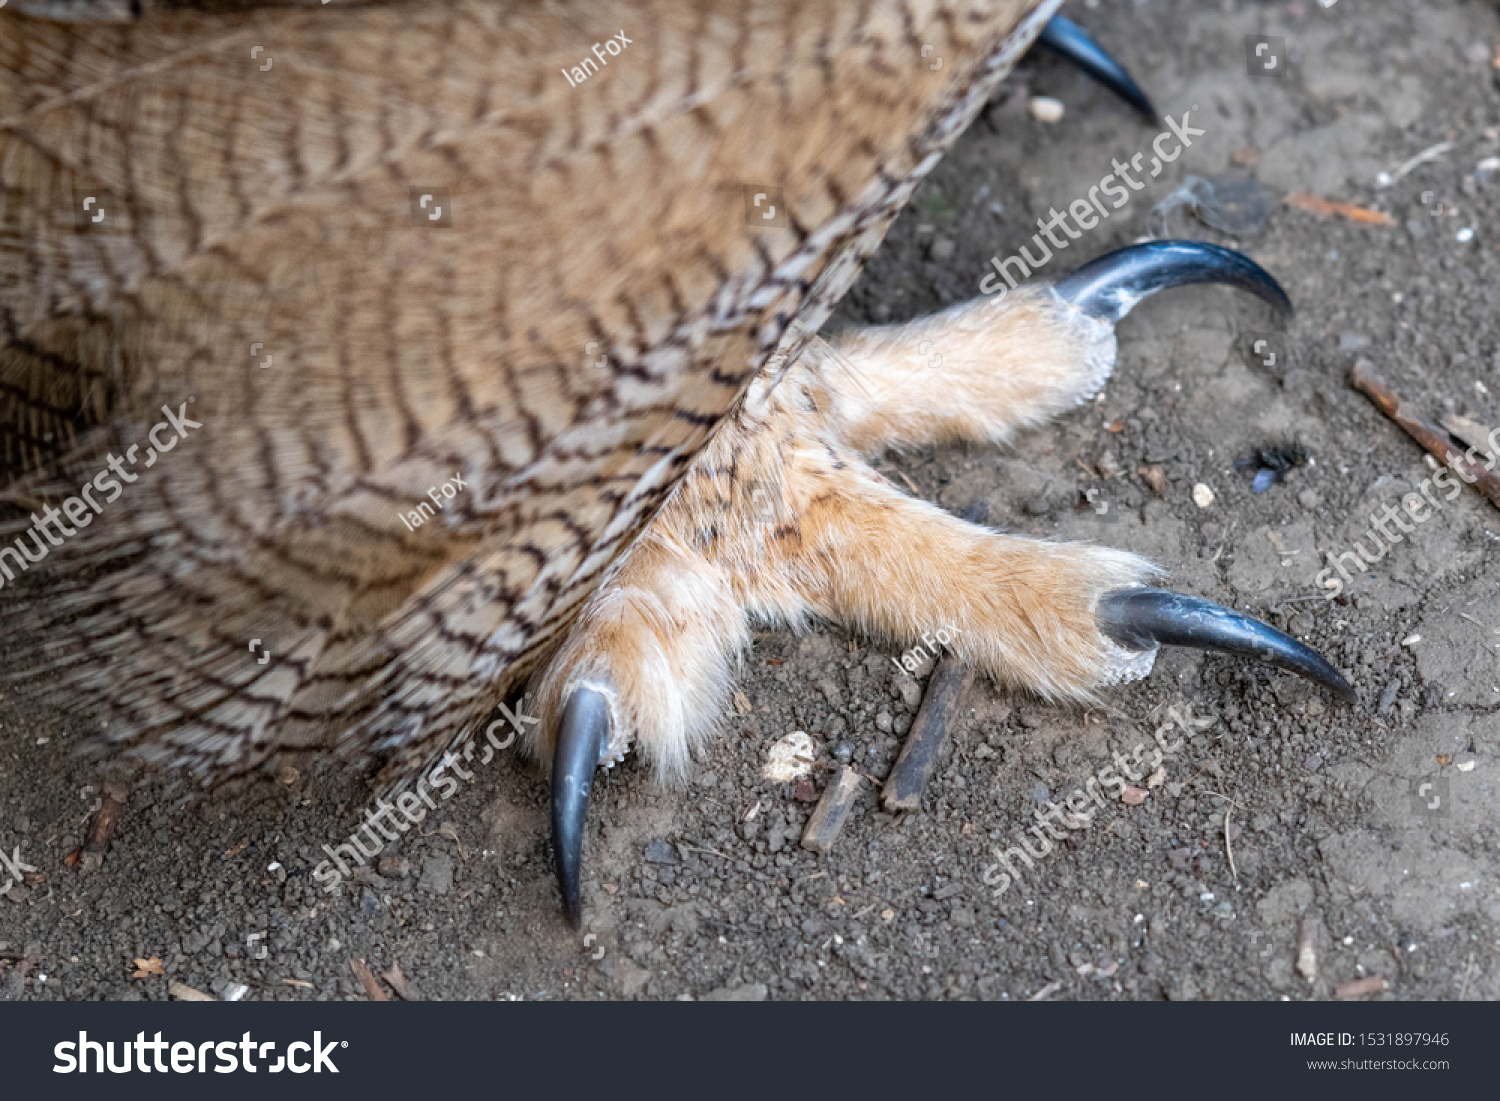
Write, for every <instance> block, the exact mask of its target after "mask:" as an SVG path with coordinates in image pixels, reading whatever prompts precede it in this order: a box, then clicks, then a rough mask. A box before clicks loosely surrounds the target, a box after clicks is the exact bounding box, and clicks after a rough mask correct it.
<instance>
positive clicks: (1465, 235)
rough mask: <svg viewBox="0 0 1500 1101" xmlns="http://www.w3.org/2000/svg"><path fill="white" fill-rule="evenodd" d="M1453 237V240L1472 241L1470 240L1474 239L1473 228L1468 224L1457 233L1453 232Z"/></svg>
mask: <svg viewBox="0 0 1500 1101" xmlns="http://www.w3.org/2000/svg"><path fill="white" fill-rule="evenodd" d="M1453 239H1454V240H1455V241H1464V242H1469V241H1472V240H1474V230H1473V229H1472V228H1471V227H1469V226H1464V228H1463V229H1461V230H1459V231H1458V232H1457V233H1455V234H1454V235H1453Z"/></svg>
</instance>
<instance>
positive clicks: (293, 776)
mask: <svg viewBox="0 0 1500 1101" xmlns="http://www.w3.org/2000/svg"><path fill="white" fill-rule="evenodd" d="M276 779H278V780H279V781H281V782H282V783H283V784H286V785H287V786H288V787H290V786H291V785H293V784H295V783H296V782H297V781H298V780H300V779H302V773H300V772H298V771H297V770H296V769H295V768H293V767H292V766H291V765H287V766H285V767H284V768H282V770H281V771H280V772H278V773H277V774H276Z"/></svg>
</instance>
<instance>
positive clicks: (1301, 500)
mask: <svg viewBox="0 0 1500 1101" xmlns="http://www.w3.org/2000/svg"><path fill="white" fill-rule="evenodd" d="M1297 503H1298V504H1299V505H1301V506H1302V507H1303V508H1305V509H1315V508H1317V507H1318V506H1319V505H1320V504H1322V503H1323V498H1321V497H1319V496H1318V491H1317V490H1315V489H1304V490H1303V491H1302V492H1301V493H1299V494H1297Z"/></svg>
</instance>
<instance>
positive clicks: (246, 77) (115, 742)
mask: <svg viewBox="0 0 1500 1101" xmlns="http://www.w3.org/2000/svg"><path fill="white" fill-rule="evenodd" d="M1034 6H1035V4H1034V3H1024V2H1021V0H1011V2H1000V3H960V4H945V5H940V6H932V7H928V6H923V5H912V4H877V5H871V6H868V7H866V8H863V9H858V10H856V9H854V8H852V7H849V6H847V5H840V4H835V3H815V4H810V5H793V6H781V5H750V6H743V5H736V4H724V5H722V6H720V7H719V8H718V9H717V10H716V9H714V8H713V7H709V8H702V7H695V8H692V9H689V8H686V7H683V8H681V9H678V8H674V7H672V6H670V5H667V6H662V5H652V4H645V3H636V4H633V3H609V4H602V3H587V2H585V3H576V4H570V5H551V6H548V7H547V8H545V9H542V8H535V9H533V8H529V7H527V8H515V7H513V6H510V5H504V4H498V3H489V2H478V0H474V2H461V0H448V2H442V3H395V4H374V5H358V4H351V5H340V6H338V7H332V6H330V7H327V8H324V7H321V6H314V10H307V6H291V7H287V6H268V5H251V4H228V5H223V4H211V3H203V4H190V5H189V4H170V5H168V4H162V5H149V4H148V5H145V9H146V11H145V13H144V14H143V15H140V17H139V18H131V12H130V10H128V9H130V8H131V7H132V5H123V4H111V3H108V2H104V0H99V2H95V3H81V2H73V3H63V4H59V3H53V2H47V0H42V2H34V3H22V4H20V5H15V4H13V5H12V6H11V9H10V10H6V11H0V21H3V22H0V26H3V33H0V142H3V154H0V165H3V169H0V171H3V184H4V196H5V206H4V212H3V221H0V234H3V237H0V279H3V282H4V287H5V290H4V299H3V312H0V325H3V331H0V340H3V350H0V380H3V383H4V391H3V392H4V395H5V396H4V399H3V402H4V404H3V406H0V441H3V444H0V448H3V453H4V455H5V457H6V458H5V461H6V462H7V463H8V464H9V465H10V467H11V468H12V469H13V470H16V469H20V470H22V471H24V476H23V477H22V478H21V479H20V480H19V481H18V482H17V483H16V484H15V485H13V486H12V488H11V491H10V494H9V496H10V498H11V499H12V500H14V501H26V500H30V499H32V498H34V497H36V496H37V495H41V494H45V493H46V492H48V490H49V488H50V487H54V486H55V485H57V484H58V483H59V482H61V484H67V481H68V472H71V471H83V470H90V471H91V470H92V469H94V464H96V462H97V460H98V457H100V456H102V455H104V454H105V453H107V452H109V450H110V448H111V447H115V448H118V447H119V446H120V445H121V444H122V442H126V443H128V442H132V441H133V440H134V438H135V436H136V434H137V431H138V429H139V427H140V425H141V423H142V421H141V418H142V417H144V416H146V415H148V411H150V410H153V409H155V408H157V407H158V406H160V405H161V404H162V402H164V401H165V402H169V403H172V404H173V405H174V407H175V404H176V403H177V402H180V401H183V400H186V399H187V398H189V397H192V398H194V399H195V403H194V406H193V408H194V409H195V410H196V412H195V414H194V415H195V416H196V417H197V418H198V419H199V420H201V421H203V422H204V423H205V424H206V425H207V426H208V427H207V428H206V429H204V430H203V431H202V432H201V433H199V434H198V436H197V437H196V438H195V439H192V440H188V441H184V442H183V444H182V446H181V447H180V448H179V453H178V454H176V455H174V456H171V457H170V458H171V461H170V462H168V461H165V459H164V461H162V462H161V463H159V464H158V465H156V466H155V467H154V468H153V469H152V470H150V471H147V472H143V474H142V475H141V480H140V482H139V483H137V484H133V485H131V486H130V487H129V492H128V493H126V494H124V495H123V497H122V498H121V499H120V500H119V501H118V502H117V503H116V504H115V505H113V506H111V514H110V515H109V516H108V517H107V518H106V519H107V521H108V522H107V523H106V522H101V523H100V524H98V525H96V526H93V527H90V528H89V529H87V530H84V531H80V532H79V534H78V536H77V537H76V538H74V539H72V540H69V542H68V543H67V545H66V546H64V547H62V548H59V549H58V553H57V559H56V560H55V561H49V562H48V563H47V567H46V569H45V571H35V572H34V573H33V574H32V575H31V576H29V577H27V578H26V579H25V580H26V581H28V582H31V583H33V585H34V586H35V587H32V586H30V585H29V586H27V591H28V592H29V593H33V594H35V598H34V599H33V600H32V601H31V602H30V610H31V611H32V612H33V613H34V614H35V615H36V616H37V617H38V618H39V621H40V622H39V623H38V624H37V625H36V626H34V627H33V630H34V631H36V637H38V638H47V639H48V640H49V643H48V646H49V649H48V655H47V656H48V657H49V659H51V665H52V667H53V668H57V669H60V670H66V680H65V681H63V682H53V683H55V684H59V685H60V684H62V683H66V685H67V688H66V689H62V690H61V691H64V692H65V694H66V698H67V702H68V704H69V706H70V707H78V708H83V709H87V710H91V711H95V712H97V713H98V714H99V715H100V716H101V717H102V718H104V719H106V720H107V721H108V725H107V727H106V728H105V733H104V734H103V737H104V738H105V739H106V740H107V741H108V743H109V744H110V746H112V747H114V748H117V749H121V750H125V751H127V752H128V753H131V754H134V755H136V756H139V757H141V758H144V759H149V760H158V761H163V762H167V763H172V764H177V765H181V766H183V767H184V768H186V769H188V770H190V771H191V772H192V773H193V774H194V775H196V776H198V777H199V778H200V779H202V780H204V781H217V780H222V779H224V778H227V777H230V776H233V775H238V774H241V773H244V772H246V771H247V770H253V769H256V768H259V767H261V766H265V765H270V764H274V763H275V762H277V761H279V760H281V759H284V758H288V757H291V758H296V757H300V756H304V755H306V754H309V753H321V752H325V751H330V750H336V751H339V752H343V753H346V754H348V755H350V756H356V757H362V756H366V755H368V754H370V753H372V752H376V751H378V752H379V753H381V754H382V755H383V756H385V757H386V758H387V759H388V762H389V768H390V775H392V776H394V775H398V774H402V773H405V772H408V771H410V770H413V769H420V768H422V767H424V766H425V765H427V764H429V763H430V762H431V761H432V760H433V758H434V756H435V755H436V754H437V753H438V752H439V751H440V750H442V749H444V748H446V747H447V746H449V745H451V744H452V743H453V742H454V741H455V740H456V739H458V738H460V737H461V736H462V735H463V734H464V733H465V732H466V731H467V729H468V728H469V727H471V726H472V725H473V724H474V723H475V722H476V721H477V720H478V719H480V718H481V717H482V716H483V715H484V713H486V712H487V711H489V710H490V709H491V708H493V706H494V705H495V703H496V702H497V701H498V700H499V699H501V698H503V697H504V696H505V695H506V694H507V693H508V692H511V691H513V690H514V689H515V688H516V687H517V686H518V685H519V684H520V681H521V678H522V677H524V676H525V675H526V674H527V673H528V672H529V671H530V670H531V668H533V667H534V666H535V664H536V662H537V661H538V659H539V658H540V656H541V655H542V654H543V653H544V652H545V651H546V649H547V648H548V646H549V645H554V644H555V643H556V642H557V641H558V640H559V639H560V638H561V636H562V634H563V632H564V631H565V630H566V628H567V625H568V623H569V622H570V620H571V619H572V618H573V616H574V615H575V614H576V613H577V611H578V609H579V607H580V606H581V604H582V602H583V601H584V600H585V599H586V598H587V596H588V595H589V594H590V592H592V591H593V589H594V588H595V587H596V586H597V585H598V583H599V580H600V578H601V577H602V576H603V575H604V571H605V570H606V569H607V568H608V567H609V565H610V564H611V563H612V562H613V561H614V560H615V559H616V558H617V557H618V555H619V554H620V552H621V551H622V550H623V549H624V548H625V547H626V546H627V545H629V543H630V541H631V540H632V539H633V538H634V537H635V536H636V535H637V534H638V533H639V532H640V530H641V528H642V526H643V525H644V524H645V523H646V521H647V520H649V518H650V517H651V515H652V514H653V513H654V512H655V511H656V509H657V508H659V506H660V504H661V502H662V501H663V500H664V499H665V497H666V496H667V494H668V493H669V492H670V490H671V488H672V486H673V485H674V484H675V483H676V481H677V480H678V479H679V478H680V477H681V475H682V473H683V471H684V470H685V469H686V468H687V465H688V463H689V462H690V461H691V459H692V457H693V455H694V454H695V452H696V451H697V449H698V448H699V447H701V446H702V444H703V443H704V442H705V440H707V439H708V438H709V435H710V433H711V430H712V428H713V426H714V424H715V423H716V422H717V421H718V419H719V418H720V417H721V416H722V415H723V413H724V412H725V410H727V409H728V408H729V407H730V406H731V404H732V403H733V402H734V401H735V399H736V397H737V395H738V394H739V393H740V391H741V390H742V389H743V388H744V387H745V385H747V384H748V382H749V380H750V379H751V378H752V377H753V376H754V374H755V372H756V370H757V369H758V367H759V366H760V365H761V364H762V363H764V362H765V360H766V359H767V358H768V357H769V356H770V354H771V353H772V351H773V350H775V349H776V347H777V344H778V342H779V341H780V340H781V338H782V334H783V333H784V332H785V331H786V329H787V327H788V326H789V325H790V323H791V322H792V320H793V319H794V318H795V319H798V320H799V321H800V322H801V324H800V326H799V328H798V330H797V331H798V332H802V333H806V332H810V331H813V330H815V329H816V328H817V326H818V325H819V324H820V323H821V320H822V318H823V317H824V316H826V314H827V312H828V310H829V308H830V307H831V305H832V303H833V302H835V301H836V300H837V298H838V297H839V295H840V294H841V293H842V291H843V290H844V289H845V288H846V287H847V286H848V284H849V282H850V281H851V280H852V278H853V277H854V275H855V274H856V273H857V271H858V269H859V265H860V262H861V261H862V259H863V258H864V257H865V256H867V255H868V254H869V253H870V251H871V250H873V248H874V247H875V245H876V244H878V242H879V240H880V237H881V235H882V234H883V232H884V230H885V228H886V226H887V225H888V224H889V221H890V219H891V217H892V216H893V215H894V213H895V212H896V210H898V209H899V208H900V206H901V205H902V203H903V202H904V201H905V199H906V197H907V196H908V195H909V194H910V193H911V189H912V187H913V185H914V184H915V182H916V181H917V179H918V178H919V177H920V175H921V174H922V172H923V171H925V170H926V168H928V167H929V166H930V165H931V163H932V162H933V160H934V159H935V157H936V155H937V154H938V153H940V152H941V151H942V150H943V148H945V147H946V145H947V144H948V143H949V142H950V141H951V140H952V139H953V137H954V136H955V135H956V134H957V133H958V132H959V131H960V130H961V129H962V128H963V126H964V124H965V123H966V122H967V121H968V119H969V118H970V117H971V116H972V115H973V113H974V112H975V111H976V110H977V109H978V108H979V107H980V106H981V105H982V104H983V102H984V100H985V98H986V95H987V94H988V92H989V91H990V90H991V89H992V88H993V87H994V85H995V84H996V82H997V81H998V80H999V79H1000V77H1001V76H1002V75H1003V74H1004V72H1005V70H1006V69H1007V68H1008V66H1009V64H1010V63H1011V61H1012V60H1013V59H1014V57H1015V56H1016V55H1017V54H1018V52H1019V51H1020V50H1021V49H1022V48H1023V47H1024V46H1025V44H1026V43H1027V42H1028V41H1029V40H1030V38H1031V37H1033V36H1034V35H1035V33H1036V32H1037V31H1038V30H1039V28H1040V20H1039V15H1040V13H1034V16H1033V18H1032V19H1031V20H1030V21H1029V22H1027V23H1026V24H1025V25H1024V26H1023V27H1022V28H1021V29H1020V31H1019V32H1017V31H1016V28H1017V24H1018V22H1019V21H1020V19H1021V16H1022V15H1023V13H1024V12H1025V11H1026V10H1027V9H1028V8H1032V7H1034ZM17 7H19V9H20V10H19V11H17V10H16V9H17ZM133 7H136V8H137V9H139V7H140V6H139V5H135V6H133ZM162 9H170V10H162ZM28 13H29V14H28ZM41 16H61V17H65V18H68V19H79V18H106V19H108V18H122V17H123V18H126V19H128V20H129V21H127V22H123V23H111V22H52V21H49V20H47V19H44V18H41ZM619 27H624V28H626V29H627V31H628V33H629V34H630V36H631V38H632V39H635V44H634V45H632V46H631V48H630V52H629V53H628V54H627V55H625V58H622V59H621V60H620V61H617V62H616V63H615V64H612V65H610V66H609V67H608V68H607V69H605V70H602V71H601V72H600V73H599V74H598V75H597V76H595V77H593V78H592V79H591V80H590V81H589V82H588V84H587V85H586V86H583V87H579V88H570V87H569V86H568V84H567V83H566V82H565V81H564V80H563V79H562V77H561V76H558V75H557V70H558V67H559V65H561V64H563V63H564V62H565V61H566V60H567V59H572V58H574V56H575V55H576V54H577V53H578V51H579V49H580V46H581V47H582V48H584V49H585V50H586V49H587V47H588V45H589V43H591V42H592V41H593V40H594V38H596V37H600V36H601V35H603V34H604V33H606V31H605V28H607V29H608V32H613V31H614V30H615V29H616V28H619ZM596 32H597V33H596ZM924 41H925V42H937V43H940V44H941V49H942V51H943V53H944V56H945V57H946V59H947V64H946V65H945V66H944V67H943V69H942V70H941V72H930V71H929V70H928V68H927V67H926V66H925V65H922V66H919V65H917V64H915V60H916V58H917V55H918V53H919V51H920V46H921V43H922V42H924ZM257 47H260V48H259V49H257ZM252 52H254V56H252ZM627 59H628V63H626V61H627ZM746 183H755V184H765V185H767V186H771V187H774V188H776V189H777V190H778V191H779V192H780V194H781V195H783V196H785V199H784V201H785V203H786V208H787V212H788V215H789V217H788V219H787V225H786V228H782V229H776V228H771V229H762V228H759V227H753V226H750V225H747V224H746V221H745V219H744V218H743V217H742V216H741V213H740V212H741V211H742V209H743V185H744V184H746ZM412 188H419V189H438V188H443V189H446V191H447V194H448V196H449V197H450V201H451V203H452V204H453V211H452V223H451V225H452V228H451V229H443V228H438V227H433V228H428V227H427V226H424V225H420V224H417V223H415V221H414V220H413V219H412V217H411V215H410V210H411V207H412V205H413V202H414V198H413V195H412V193H411V192H412ZM90 195H92V196H94V198H95V200H96V201H95V202H94V203H92V204H90V209H89V212H88V214H87V215H86V216H85V217H80V211H79V204H80V203H81V201H82V199H83V198H86V197H88V196H90ZM101 210H102V211H103V212H104V214H105V218H104V219H103V220H102V221H101V222H94V221H93V220H92V219H93V217H94V216H96V215H97V214H99V213H100V211H101ZM257 344H258V345H260V346H261V347H259V348H257V349H256V351H255V353H254V354H253V355H252V353H251V351H250V349H251V347H252V345H257ZM591 344H592V345H595V346H597V347H598V348H602V349H604V351H605V355H604V356H600V355H598V354H589V353H586V352H585V347H586V346H589V345H591ZM782 351H783V352H789V351H793V349H788V348H783V349H782ZM267 355H270V356H271V357H272V359H273V362H272V365H271V366H270V367H269V368H265V369H258V367H257V364H258V363H260V362H263V360H264V357H265V356H267ZM601 364H602V366H601ZM455 468H457V469H461V470H462V471H464V476H465V478H466V479H467V480H469V481H470V482H471V483H472V486H473V488H472V490H470V491H469V492H468V493H467V494H466V495H465V497H464V498H462V499H460V500H459V501H457V502H455V503H454V504H453V505H452V507H451V508H450V509H449V510H448V511H447V512H446V513H445V514H444V515H443V517H442V519H441V522H440V523H428V524H427V525H425V526H424V527H422V528H420V529H417V530H416V531H414V532H413V531H408V530H407V529H406V528H405V527H404V526H403V525H402V524H401V519H400V518H401V514H402V513H403V512H405V511H407V510H409V509H412V508H415V507H416V506H417V504H418V502H419V501H420V499H422V497H423V494H424V493H425V491H426V490H427V488H428V487H429V486H431V485H433V484H435V483H437V482H440V481H441V480H442V479H444V478H447V477H449V476H450V475H451V472H452V471H453V470H454V469H455ZM104 563H108V568H106V569H104V570H102V571H101V570H98V569H95V568H94V567H97V566H99V565H100V564H104ZM7 589H8V590H11V591H7V593H6V597H7V600H8V602H9V603H11V604H12V606H14V605H15V603H16V601H17V600H19V599H21V598H22V596H23V595H24V594H20V593H18V592H16V591H14V590H12V587H11V586H9V585H8V586H7ZM252 637H256V638H262V639H264V640H266V643H265V644H266V646H267V647H268V648H269V649H270V650H271V652H272V654H273V659H272V661H271V662H270V663H269V664H267V665H264V666H258V665H257V664H256V663H255V662H254V661H253V660H250V661H246V660H245V658H246V644H247V640H248V639H250V638H252Z"/></svg>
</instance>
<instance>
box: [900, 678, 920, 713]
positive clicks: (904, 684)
mask: <svg viewBox="0 0 1500 1101" xmlns="http://www.w3.org/2000/svg"><path fill="white" fill-rule="evenodd" d="M896 691H898V692H900V693H901V702H902V703H904V704H906V709H907V710H908V711H915V710H916V709H917V708H918V707H919V706H920V705H921V703H922V686H921V685H919V684H918V683H917V682H916V681H915V680H913V679H912V678H911V677H907V676H901V677H897V678H896Z"/></svg>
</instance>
